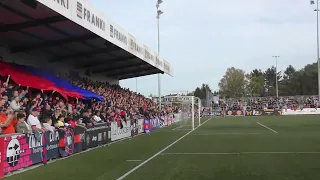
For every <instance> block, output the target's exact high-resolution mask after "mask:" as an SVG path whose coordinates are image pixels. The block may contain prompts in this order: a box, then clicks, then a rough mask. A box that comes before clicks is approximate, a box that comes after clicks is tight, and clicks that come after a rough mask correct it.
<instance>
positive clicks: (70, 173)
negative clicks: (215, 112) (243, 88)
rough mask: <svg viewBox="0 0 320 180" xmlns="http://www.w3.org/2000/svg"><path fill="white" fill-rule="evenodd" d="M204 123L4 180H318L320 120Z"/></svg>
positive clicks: (242, 119)
mask: <svg viewBox="0 0 320 180" xmlns="http://www.w3.org/2000/svg"><path fill="white" fill-rule="evenodd" d="M206 120H207V119H206V118H203V119H202V122H204V123H203V124H202V126H200V127H199V128H197V129H196V130H195V131H193V132H191V133H189V134H187V135H186V133H188V132H189V131H187V130H183V128H181V130H179V129H178V130H177V129H175V128H177V125H173V126H171V127H168V128H164V129H159V130H157V131H156V132H154V133H152V134H150V135H141V136H138V137H134V138H132V139H131V140H124V141H121V142H117V143H114V144H112V145H110V146H107V147H104V148H98V149H96V150H92V151H90V152H86V153H83V154H79V155H75V156H73V157H70V158H68V159H65V160H59V161H56V162H54V163H50V164H48V165H46V166H41V167H39V168H36V169H33V170H29V171H26V172H24V173H20V174H17V175H13V176H10V177H7V178H6V179H7V180H36V179H41V178H45V179H46V180H82V179H83V180H87V179H89V180H115V179H119V177H121V176H123V175H125V176H124V177H125V178H124V179H128V180H150V179H152V180H186V179H187V180H300V179H301V180H302V179H303V180H318V179H320V117H319V116H274V117H250V118H246V117H228V118H216V119H210V120H208V121H206ZM259 123H260V124H259ZM268 128H269V129H268ZM172 129H175V130H172ZM182 136H184V137H183V138H182V139H181V137H182ZM177 140H178V141H177ZM172 143H173V144H172ZM165 148H167V149H165ZM138 160H139V161H138ZM139 164H141V165H139ZM127 172H129V173H127ZM126 173H127V174H126ZM119 180H120V179H119Z"/></svg>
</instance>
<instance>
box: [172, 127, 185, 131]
mask: <svg viewBox="0 0 320 180" xmlns="http://www.w3.org/2000/svg"><path fill="white" fill-rule="evenodd" d="M180 128H183V126H178V127H176V128H173V129H172V131H174V130H176V129H180Z"/></svg>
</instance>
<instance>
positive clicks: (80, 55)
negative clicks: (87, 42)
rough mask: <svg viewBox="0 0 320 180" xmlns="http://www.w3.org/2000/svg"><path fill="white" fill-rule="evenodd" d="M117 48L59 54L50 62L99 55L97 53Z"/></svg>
mask: <svg viewBox="0 0 320 180" xmlns="http://www.w3.org/2000/svg"><path fill="white" fill-rule="evenodd" d="M114 50H116V49H112V48H109V49H95V50H93V51H90V52H82V53H75V54H70V55H65V56H57V57H55V58H54V59H52V60H50V61H49V62H51V63H53V62H60V61H63V60H65V59H71V58H83V57H91V56H93V55H97V54H102V53H109V52H112V51H114Z"/></svg>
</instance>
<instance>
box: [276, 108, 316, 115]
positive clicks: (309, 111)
mask: <svg viewBox="0 0 320 180" xmlns="http://www.w3.org/2000/svg"><path fill="white" fill-rule="evenodd" d="M282 114H283V115H317V114H320V109H318V108H317V109H316V108H303V109H296V110H292V109H287V110H286V109H283V110H282Z"/></svg>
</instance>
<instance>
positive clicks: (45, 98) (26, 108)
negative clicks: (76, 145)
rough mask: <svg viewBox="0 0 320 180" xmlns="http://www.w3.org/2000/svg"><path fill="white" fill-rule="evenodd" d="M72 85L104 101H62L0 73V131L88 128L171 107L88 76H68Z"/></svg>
mask: <svg viewBox="0 0 320 180" xmlns="http://www.w3.org/2000/svg"><path fill="white" fill-rule="evenodd" d="M69 80H70V81H71V82H72V83H73V84H74V85H76V86H78V87H81V88H84V89H86V90H90V91H92V92H94V93H96V94H99V95H101V96H102V97H103V98H104V100H105V101H98V100H96V99H87V100H82V99H72V98H69V99H68V100H65V99H64V98H62V97H61V96H60V95H59V94H58V93H56V92H46V91H43V90H40V89H32V88H29V87H22V86H20V85H19V84H15V83H14V82H13V81H11V80H10V77H9V78H8V77H1V76H0V127H1V130H0V131H1V132H0V134H12V133H34V134H35V135H38V134H39V133H40V132H44V131H54V130H55V129H57V128H64V127H67V126H82V127H84V128H90V127H92V126H94V125H95V124H97V123H102V122H107V123H108V124H109V125H110V123H111V122H116V123H117V124H118V126H119V127H120V128H122V126H123V125H122V123H121V121H126V120H127V119H131V120H137V119H139V118H145V117H147V118H148V117H152V116H157V115H158V116H162V115H164V114H166V113H170V112H172V111H173V110H177V109H173V107H171V106H163V107H162V108H159V107H158V105H157V104H156V103H155V102H154V101H153V100H151V99H149V98H146V97H144V96H143V95H141V94H138V93H135V92H132V91H130V90H129V89H125V88H121V87H120V86H119V85H110V84H109V83H107V82H95V81H92V80H90V79H88V78H82V79H77V80H74V79H73V80H71V79H69Z"/></svg>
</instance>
